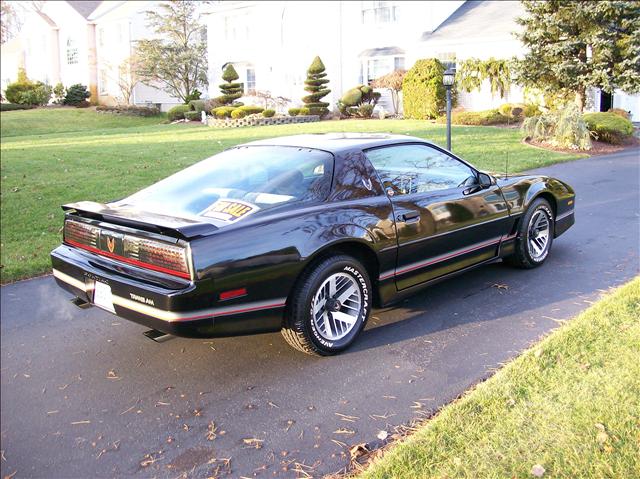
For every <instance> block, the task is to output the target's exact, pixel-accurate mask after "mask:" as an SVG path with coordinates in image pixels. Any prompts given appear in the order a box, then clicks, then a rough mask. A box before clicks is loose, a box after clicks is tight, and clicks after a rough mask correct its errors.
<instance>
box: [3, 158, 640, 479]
mask: <svg viewBox="0 0 640 479" xmlns="http://www.w3.org/2000/svg"><path fill="white" fill-rule="evenodd" d="M540 171H541V172H545V173H549V174H551V175H554V176H557V177H559V178H561V179H564V180H567V181H568V182H569V183H570V184H572V185H573V186H574V188H575V189H576V192H577V201H576V204H577V206H576V207H577V214H576V221H577V223H576V225H575V226H574V227H573V228H571V229H570V230H569V231H568V232H567V233H566V234H565V235H563V236H562V237H561V238H559V239H558V240H557V241H556V242H555V243H554V245H553V250H552V252H551V255H550V257H549V260H548V261H547V263H546V264H545V265H544V266H543V267H542V268H539V269H536V270H533V271H520V270H514V269H511V268H509V267H506V266H504V265H501V264H496V265H491V266H487V267H483V268H480V269H478V270H475V271H473V272H471V273H468V274H466V275H465V276H460V277H458V278H456V279H452V280H450V281H447V282H444V283H441V284H439V285H436V286H434V287H432V288H430V289H429V290H427V291H426V292H424V293H422V294H419V295H417V296H415V297H413V298H411V299H409V300H407V301H405V302H404V303H402V304H401V305H400V306H398V307H396V308H393V309H388V310H383V311H374V313H373V317H372V318H371V321H370V324H369V325H368V328H367V330H366V331H365V332H364V334H363V335H362V337H361V339H360V340H359V341H358V342H357V344H356V345H355V347H354V348H352V349H351V350H350V351H348V352H347V353H345V354H343V355H341V356H338V357H334V358H323V359H319V358H313V357H309V356H305V355H303V354H301V353H297V352H296V351H294V350H292V349H291V348H289V347H288V346H287V345H286V343H285V342H284V340H283V339H282V338H281V337H280V335H279V334H268V335H260V336H251V337H242V338H228V339H217V340H211V341H199V340H187V339H174V340H172V341H169V342H166V343H163V344H156V343H153V342H152V341H150V340H148V339H146V338H144V337H143V336H142V334H141V333H142V332H143V331H144V329H145V328H143V327H142V326H138V325H135V324H132V323H129V322H126V321H124V320H120V319H119V318H117V317H115V316H112V315H110V314H108V313H105V312H103V311H101V310H98V309H96V308H92V309H89V310H79V309H78V308H76V307H75V306H73V305H71V304H70V303H69V301H68V299H69V297H68V296H67V295H66V294H65V293H63V292H62V291H61V290H59V289H58V288H57V287H56V286H55V284H54V282H53V280H52V278H51V277H44V278H38V279H34V280H30V281H24V282H20V283H16V284H13V285H9V286H5V287H3V288H2V289H1V300H2V322H1V333H2V336H1V342H2V353H1V359H2V364H1V372H2V391H1V392H2V398H1V420H2V426H1V438H2V447H1V448H2V458H1V461H0V463H1V469H2V471H1V472H2V476H3V477H4V476H5V475H9V474H11V473H13V472H14V471H17V474H16V476H15V477H16V478H19V477H43V478H44V477H46V478H68V477H82V478H88V477H129V476H133V477H169V478H176V477H183V476H184V477H208V476H209V475H214V476H215V475H216V474H217V475H220V476H223V474H224V473H225V472H229V471H230V476H231V477H238V476H247V477H254V476H256V477H274V476H276V477H295V475H296V474H297V473H296V472H295V469H296V468H297V469H302V470H305V471H307V472H308V473H310V474H312V475H314V476H316V475H321V474H323V473H328V472H332V471H336V470H338V469H340V468H341V467H343V466H344V465H345V464H346V463H347V455H348V453H347V451H346V449H345V446H344V445H343V444H345V445H351V444H355V443H360V442H368V441H371V440H374V439H375V438H376V436H377V435H378V433H379V432H380V431H389V432H390V431H391V430H392V429H393V427H394V426H396V425H398V424H402V423H406V422H407V421H409V420H411V419H412V418H413V417H416V415H419V414H426V413H429V411H433V410H435V409H437V408H438V407H440V406H442V405H443V404H445V403H447V402H448V401H450V400H451V399H453V398H455V397H456V396H457V395H459V394H460V393H461V392H463V391H464V390H465V389H467V388H468V387H469V386H471V385H473V384H474V383H476V382H478V381H479V380H481V379H482V378H485V377H487V376H488V375H490V374H491V373H492V371H494V370H495V369H496V368H498V367H500V365H501V364H502V363H504V362H505V361H507V360H509V359H510V358H512V357H514V356H516V355H517V354H518V352H519V351H521V350H523V349H524V348H526V347H527V345H529V344H530V343H531V342H532V341H535V340H536V339H537V338H539V337H540V336H541V335H543V334H545V333H547V332H548V331H549V330H550V329H553V328H554V327H556V326H557V325H558V324H559V323H558V321H559V320H562V319H567V318H570V317H572V316H573V315H575V314H576V313H577V312H578V311H581V310H582V309H584V308H586V307H587V306H589V304H590V303H591V302H592V301H593V300H595V299H596V298H597V297H598V295H599V294H600V293H601V292H602V291H603V290H606V289H608V288H609V287H612V286H616V285H619V284H621V283H623V282H625V281H627V280H628V279H630V278H632V277H633V276H635V275H637V274H638V272H639V269H640V264H639V261H640V260H639V249H640V196H639V192H640V185H639V180H640V150H638V149H635V150H631V151H627V152H624V153H619V154H614V155H609V156H606V157H597V158H591V159H587V160H580V161H576V162H571V163H565V164H560V165H555V166H552V167H549V168H545V169H543V170H540ZM296 464H299V465H296ZM216 471H217V472H216Z"/></svg>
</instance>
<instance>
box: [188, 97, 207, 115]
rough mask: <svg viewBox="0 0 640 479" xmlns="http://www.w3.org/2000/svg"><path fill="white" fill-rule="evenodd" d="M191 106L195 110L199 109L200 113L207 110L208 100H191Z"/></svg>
mask: <svg viewBox="0 0 640 479" xmlns="http://www.w3.org/2000/svg"><path fill="white" fill-rule="evenodd" d="M189 106H190V107H191V109H192V110H193V111H197V112H198V113H200V112H201V111H207V108H206V106H207V102H206V101H205V100H191V101H190V102H189ZM209 109H210V108H209Z"/></svg>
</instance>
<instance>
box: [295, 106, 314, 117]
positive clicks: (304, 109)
mask: <svg viewBox="0 0 640 479" xmlns="http://www.w3.org/2000/svg"><path fill="white" fill-rule="evenodd" d="M306 115H311V110H309V108H307V107H306V106H303V107H302V108H300V111H299V112H298V116H306Z"/></svg>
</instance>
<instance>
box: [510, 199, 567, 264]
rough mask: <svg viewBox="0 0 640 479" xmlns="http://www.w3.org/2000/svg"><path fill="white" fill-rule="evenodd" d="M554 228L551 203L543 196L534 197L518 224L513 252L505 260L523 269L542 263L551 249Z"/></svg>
mask: <svg viewBox="0 0 640 479" xmlns="http://www.w3.org/2000/svg"><path fill="white" fill-rule="evenodd" d="M554 228H555V223H554V217H553V210H552V209H551V205H550V204H549V202H548V201H547V200H545V199H543V198H537V199H535V200H534V201H533V203H531V205H530V206H529V208H528V209H527V211H526V212H525V214H524V216H523V217H522V221H521V222H520V225H519V226H518V235H517V237H516V245H515V252H514V253H513V255H511V256H509V257H507V258H505V261H506V262H507V263H509V264H511V265H513V266H516V267H518V268H524V269H531V268H537V267H538V266H540V265H542V264H543V263H544V262H545V260H546V259H547V257H548V256H549V251H551V245H552V243H553V232H554Z"/></svg>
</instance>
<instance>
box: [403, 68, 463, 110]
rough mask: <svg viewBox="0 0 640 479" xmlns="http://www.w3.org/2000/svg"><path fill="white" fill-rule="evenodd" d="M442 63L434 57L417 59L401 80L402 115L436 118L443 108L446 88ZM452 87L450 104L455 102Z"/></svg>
mask: <svg viewBox="0 0 640 479" xmlns="http://www.w3.org/2000/svg"><path fill="white" fill-rule="evenodd" d="M444 70H445V68H444V65H442V63H440V61H439V60H437V59H435V58H429V59H423V60H418V61H417V62H416V63H415V65H414V66H413V67H411V69H410V70H409V71H408V72H407V74H406V75H405V77H404V80H403V81H402V102H403V107H404V117H405V118H413V119H416V120H426V119H428V118H436V117H437V116H438V115H439V112H440V111H441V110H443V109H444V108H445V103H446V90H445V88H444V85H443V84H442V76H443V74H444ZM454 93H455V89H452V91H451V94H452V97H453V98H452V104H455V96H454Z"/></svg>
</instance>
